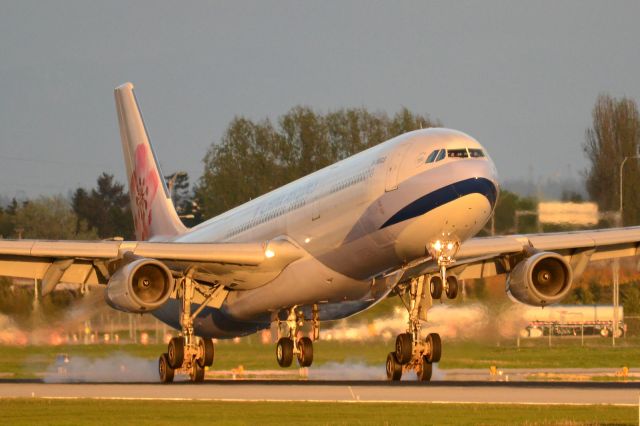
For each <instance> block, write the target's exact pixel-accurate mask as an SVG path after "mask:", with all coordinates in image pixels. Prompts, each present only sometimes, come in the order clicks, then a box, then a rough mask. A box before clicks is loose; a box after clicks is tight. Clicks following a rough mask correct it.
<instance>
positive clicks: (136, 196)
mask: <svg viewBox="0 0 640 426" xmlns="http://www.w3.org/2000/svg"><path fill="white" fill-rule="evenodd" d="M115 98H116V110H117V112H118V123H119V125H120V138H121V140H122V151H123V154H124V162H125V165H126V168H127V179H128V180H129V196H130V197H131V211H132V212H133V222H134V226H135V230H136V238H137V239H138V240H139V241H145V240H152V239H153V240H162V239H168V238H172V237H175V236H177V235H180V234H182V233H183V232H185V231H186V228H185V226H184V225H183V224H182V222H181V221H180V218H179V217H178V214H177V213H176V210H175V208H174V207H173V203H172V201H171V197H170V194H169V190H168V189H167V185H166V184H165V181H164V178H163V177H162V174H161V172H160V167H159V166H158V162H157V161H156V156H155V154H154V152H153V148H152V147H151V144H150V142H149V136H148V134H147V130H146V128H145V125H144V121H143V120H142V115H141V114H140V108H139V107H138V102H137V101H136V97H135V94H134V93H133V84H131V83H125V84H123V85H122V86H119V87H116V89H115Z"/></svg>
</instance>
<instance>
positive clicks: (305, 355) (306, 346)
mask: <svg viewBox="0 0 640 426" xmlns="http://www.w3.org/2000/svg"><path fill="white" fill-rule="evenodd" d="M298 351H299V352H298V364H299V365H300V367H310V366H311V364H313V342H312V341H311V339H309V338H308V337H302V338H300V340H298Z"/></svg>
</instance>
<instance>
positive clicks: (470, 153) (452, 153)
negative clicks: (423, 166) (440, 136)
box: [425, 148, 485, 164]
mask: <svg viewBox="0 0 640 426" xmlns="http://www.w3.org/2000/svg"><path fill="white" fill-rule="evenodd" d="M447 157H448V158H484V157H485V154H484V151H482V150H481V149H478V148H454V149H436V150H433V151H432V152H431V154H429V156H428V157H427V159H426V160H425V163H427V164H428V163H436V162H438V161H440V160H444V159H445V158H447Z"/></svg>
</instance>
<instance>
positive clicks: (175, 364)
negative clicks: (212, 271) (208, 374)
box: [158, 273, 214, 383]
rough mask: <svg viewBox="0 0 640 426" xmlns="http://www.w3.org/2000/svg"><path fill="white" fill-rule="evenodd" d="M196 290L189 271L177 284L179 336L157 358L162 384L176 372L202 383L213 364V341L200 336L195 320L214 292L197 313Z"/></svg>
mask: <svg viewBox="0 0 640 426" xmlns="http://www.w3.org/2000/svg"><path fill="white" fill-rule="evenodd" d="M195 290H196V287H195V282H194V281H193V279H192V278H191V275H190V273H187V275H186V276H185V277H184V278H182V280H181V281H180V283H179V287H178V295H179V297H180V298H181V299H182V314H181V315H180V326H181V332H180V336H178V337H174V338H172V339H171V340H170V341H169V346H168V348H167V352H166V353H164V354H162V355H161V356H160V359H159V360H158V372H159V374H160V381H161V382H162V383H171V382H172V381H173V378H174V376H175V374H176V373H182V374H186V375H188V376H189V377H190V379H191V381H192V382H194V383H198V382H202V381H203V380H204V370H205V367H209V366H211V365H212V364H213V358H214V349H213V341H212V340H211V339H207V338H202V337H197V336H195V335H194V332H193V320H194V319H195V318H196V316H198V314H199V313H200V312H202V310H203V309H204V308H205V307H206V306H207V303H208V302H209V300H211V297H212V295H213V290H211V292H210V293H208V294H205V296H206V298H205V301H204V302H203V303H202V304H201V305H200V307H199V308H198V309H196V310H195V312H193V313H191V303H192V301H193V296H194V294H195Z"/></svg>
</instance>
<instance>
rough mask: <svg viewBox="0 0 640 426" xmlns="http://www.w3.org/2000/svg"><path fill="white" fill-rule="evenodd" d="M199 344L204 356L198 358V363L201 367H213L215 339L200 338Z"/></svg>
mask: <svg viewBox="0 0 640 426" xmlns="http://www.w3.org/2000/svg"><path fill="white" fill-rule="evenodd" d="M198 346H200V352H202V354H203V356H202V358H198V361H197V362H198V364H199V365H200V367H202V368H204V367H211V366H212V365H213V355H214V349H213V340H211V339H200V341H199V342H198Z"/></svg>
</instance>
